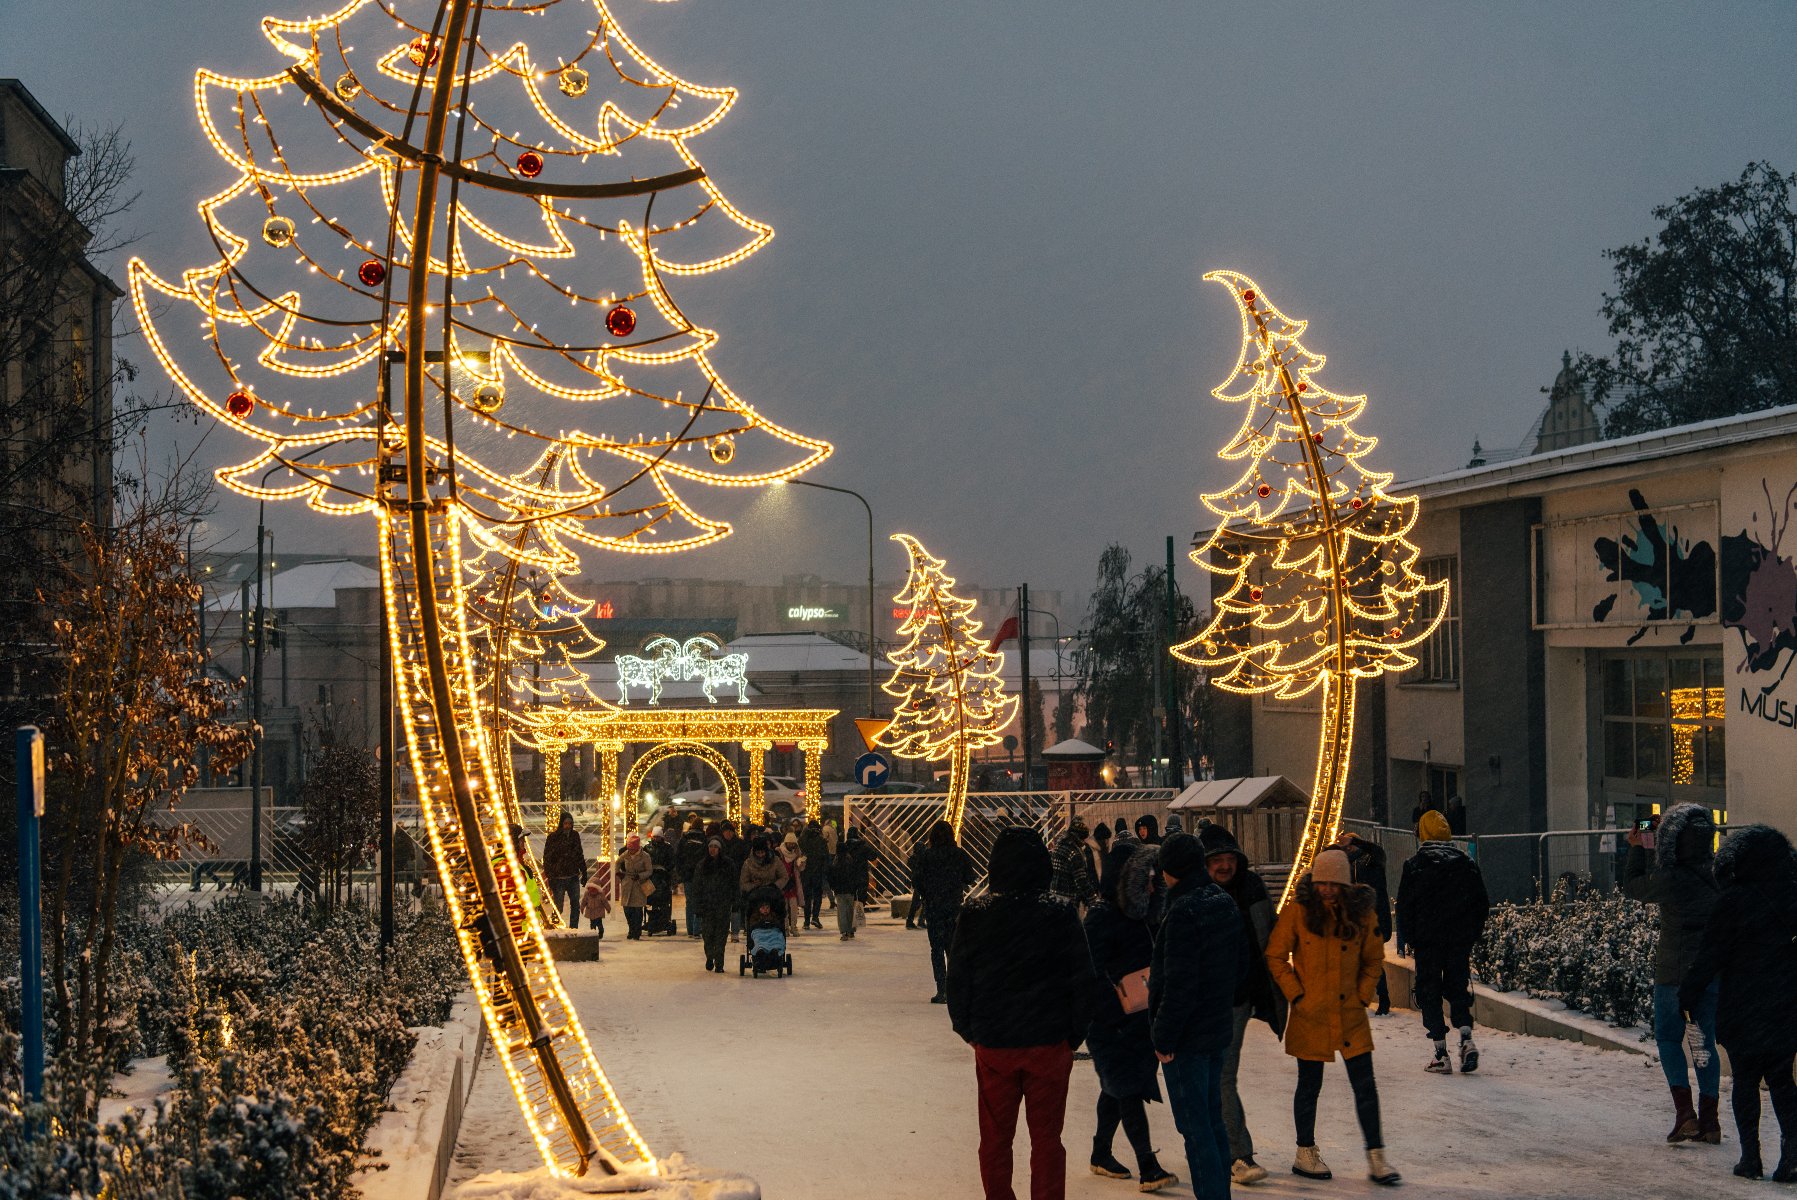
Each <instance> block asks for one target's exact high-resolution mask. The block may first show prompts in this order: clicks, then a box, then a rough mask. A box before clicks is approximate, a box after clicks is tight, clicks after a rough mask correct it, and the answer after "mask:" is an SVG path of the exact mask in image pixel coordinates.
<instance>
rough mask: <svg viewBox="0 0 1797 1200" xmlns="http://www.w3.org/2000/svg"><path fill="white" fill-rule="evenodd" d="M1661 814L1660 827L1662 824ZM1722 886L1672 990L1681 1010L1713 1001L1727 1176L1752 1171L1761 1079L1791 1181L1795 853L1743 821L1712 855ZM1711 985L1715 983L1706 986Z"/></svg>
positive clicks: (1794, 1168) (1796, 1111)
mask: <svg viewBox="0 0 1797 1200" xmlns="http://www.w3.org/2000/svg"><path fill="white" fill-rule="evenodd" d="M1665 825H1666V823H1665V821H1661V822H1660V827H1661V828H1662V829H1664V828H1665ZM1715 878H1716V882H1717V883H1718V884H1720V885H1721V889H1722V890H1721V894H1720V895H1719V896H1718V897H1717V900H1716V906H1715V909H1714V910H1713V911H1712V912H1711V914H1710V919H1709V922H1708V923H1707V924H1706V925H1705V927H1704V931H1703V936H1702V938H1701V939H1700V940H1699V943H1698V946H1697V952H1696V954H1695V955H1694V956H1693V958H1692V961H1691V966H1690V969H1689V970H1687V971H1686V972H1685V978H1684V981H1683V983H1682V985H1681V986H1680V988H1679V1005H1680V1007H1682V1008H1683V1009H1684V1010H1685V1012H1687V1013H1696V1012H1701V1011H1702V1010H1703V1007H1704V1005H1705V1004H1706V1002H1707V1003H1709V1004H1713V1005H1714V1006H1715V1008H1714V1011H1715V1014H1716V1034H1717V1037H1718V1038H1719V1039H1720V1040H1721V1042H1722V1045H1723V1048H1724V1049H1726V1050H1727V1051H1728V1061H1729V1065H1730V1067H1731V1068H1732V1069H1733V1072H1734V1086H1733V1102H1734V1110H1735V1130H1736V1132H1737V1134H1738V1136H1739V1137H1740V1139H1741V1161H1740V1162H1738V1163H1737V1164H1735V1174H1736V1175H1740V1176H1743V1177H1745V1178H1748V1179H1758V1178H1759V1177H1760V1175H1761V1174H1762V1173H1763V1170H1764V1168H1763V1167H1762V1166H1761V1164H1760V1083H1761V1082H1762V1081H1764V1083H1765V1085H1766V1087H1767V1089H1768V1090H1769V1091H1770V1092H1771V1093H1772V1111H1773V1112H1774V1113H1775V1114H1776V1115H1777V1117H1778V1132H1779V1136H1780V1141H1781V1145H1780V1148H1779V1156H1778V1165H1777V1167H1776V1168H1774V1170H1773V1172H1772V1178H1773V1179H1775V1180H1777V1181H1778V1182H1779V1183H1797V1082H1793V1081H1792V1078H1791V1068H1792V1063H1793V1061H1794V1060H1797V1023H1794V1022H1793V1021H1792V1015H1791V1014H1792V1010H1791V998H1792V997H1793V996H1797V858H1793V856H1792V853H1791V843H1790V841H1789V840H1788V839H1787V838H1786V837H1785V835H1784V834H1782V833H1780V832H1779V831H1778V830H1776V829H1773V828H1772V827H1770V826H1768V825H1748V826H1746V827H1745V828H1742V829H1737V830H1735V831H1734V832H1733V833H1731V834H1730V835H1729V838H1728V841H1726V842H1724V843H1723V844H1722V849H1721V850H1720V851H1719V852H1718V853H1717V855H1716V862H1715ZM1712 989H1715V990H1712Z"/></svg>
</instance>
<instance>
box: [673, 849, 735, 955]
mask: <svg viewBox="0 0 1797 1200" xmlns="http://www.w3.org/2000/svg"><path fill="white" fill-rule="evenodd" d="M688 840H689V841H692V842H697V841H699V837H698V835H697V834H694V835H693V836H692V837H691V838H689V839H688ZM703 845H704V848H705V857H704V858H702V859H700V860H699V864H698V865H697V866H696V867H694V868H693V878H692V882H690V883H688V884H687V885H686V886H687V892H688V894H689V895H690V896H691V897H692V904H693V907H694V908H696V909H697V910H698V913H699V932H700V935H701V936H702V937H704V939H705V969H706V970H707V971H716V972H718V973H720V974H721V973H722V972H723V970H724V942H725V939H726V938H727V937H728V936H729V934H730V914H731V912H732V911H734V910H735V909H736V908H737V896H738V892H739V879H740V876H741V872H740V871H739V870H738V869H737V866H736V864H735V863H734V862H732V861H731V860H730V856H729V855H728V854H726V853H724V842H723V839H722V838H715V837H714V838H711V839H709V840H707V841H706V842H704V843H703Z"/></svg>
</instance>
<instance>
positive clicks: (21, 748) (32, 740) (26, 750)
mask: <svg viewBox="0 0 1797 1200" xmlns="http://www.w3.org/2000/svg"><path fill="white" fill-rule="evenodd" d="M15 745H16V747H17V757H16V758H15V759H14V763H13V769H14V771H16V772H17V774H18V776H19V984H20V991H21V995H20V997H19V1033H20V1034H21V1036H22V1037H23V1038H24V1045H23V1047H22V1051H23V1058H24V1071H25V1098H26V1099H27V1100H30V1101H37V1100H42V1099H43V1098H44V927H43V914H42V912H41V911H40V907H39V905H40V895H41V890H42V875H43V868H42V864H41V862H40V860H39V856H38V830H37V822H38V818H39V817H41V816H43V815H44V735H43V734H42V733H40V732H38V728H37V726H35V725H21V726H19V732H18V736H17V740H16V742H15Z"/></svg>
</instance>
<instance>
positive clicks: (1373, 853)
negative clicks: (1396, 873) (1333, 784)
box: [1335, 832, 1391, 1017]
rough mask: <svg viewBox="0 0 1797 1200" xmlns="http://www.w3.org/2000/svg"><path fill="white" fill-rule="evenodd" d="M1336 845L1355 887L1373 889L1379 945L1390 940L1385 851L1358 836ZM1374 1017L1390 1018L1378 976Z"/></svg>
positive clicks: (1382, 982) (1386, 995)
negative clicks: (1346, 858)
mask: <svg viewBox="0 0 1797 1200" xmlns="http://www.w3.org/2000/svg"><path fill="white" fill-rule="evenodd" d="M1335 844H1336V845H1338V846H1340V847H1341V848H1342V849H1343V850H1346V851H1347V852H1348V870H1349V872H1350V873H1351V875H1352V876H1353V879H1354V882H1355V883H1364V884H1366V885H1367V886H1368V887H1370V888H1372V889H1373V912H1374V913H1375V914H1376V915H1377V917H1378V918H1379V937H1380V939H1381V940H1382V941H1390V940H1391V885H1390V884H1388V883H1387V882H1386V880H1385V847H1384V846H1381V845H1380V844H1379V843H1378V842H1369V841H1367V840H1366V839H1365V838H1363V837H1361V836H1360V835H1359V834H1357V833H1347V832H1344V833H1343V834H1342V835H1341V837H1339V838H1337V839H1336V840H1335ZM1373 1011H1374V1015H1376V1016H1381V1017H1388V1016H1390V1015H1391V990H1390V989H1389V988H1387V987H1386V985H1385V976H1383V975H1381V976H1379V1007H1378V1008H1376V1009H1374V1010H1373Z"/></svg>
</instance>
